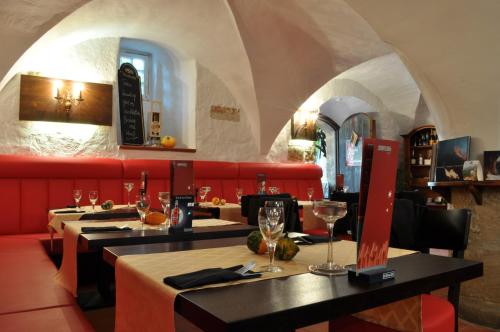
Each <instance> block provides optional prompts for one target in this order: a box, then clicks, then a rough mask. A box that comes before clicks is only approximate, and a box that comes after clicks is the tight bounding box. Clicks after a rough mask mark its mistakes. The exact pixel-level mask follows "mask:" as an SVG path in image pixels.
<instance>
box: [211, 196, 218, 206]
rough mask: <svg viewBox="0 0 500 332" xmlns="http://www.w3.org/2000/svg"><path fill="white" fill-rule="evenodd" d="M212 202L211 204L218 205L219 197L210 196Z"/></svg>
mask: <svg viewBox="0 0 500 332" xmlns="http://www.w3.org/2000/svg"><path fill="white" fill-rule="evenodd" d="M212 204H213V205H219V204H220V199H219V197H214V198H212Z"/></svg>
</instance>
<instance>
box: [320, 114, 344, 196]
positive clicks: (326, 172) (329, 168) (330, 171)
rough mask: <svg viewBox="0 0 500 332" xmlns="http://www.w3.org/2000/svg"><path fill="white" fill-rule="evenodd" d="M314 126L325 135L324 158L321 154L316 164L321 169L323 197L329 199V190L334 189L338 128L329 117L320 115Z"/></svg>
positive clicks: (336, 167)
mask: <svg viewBox="0 0 500 332" xmlns="http://www.w3.org/2000/svg"><path fill="white" fill-rule="evenodd" d="M316 125H317V126H318V127H319V128H320V129H321V130H322V131H323V133H324V134H325V143H326V157H325V156H323V154H321V156H320V158H319V159H317V160H316V164H317V165H318V166H320V167H321V168H322V169H323V177H322V178H321V184H322V186H323V195H324V197H325V198H329V197H330V188H334V187H335V174H336V172H337V169H338V158H337V156H338V134H339V126H338V125H337V124H336V123H335V122H334V121H333V120H332V119H330V118H329V117H327V116H324V115H323V114H320V115H319V117H318V121H317V122H316Z"/></svg>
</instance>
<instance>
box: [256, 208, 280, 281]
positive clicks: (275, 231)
mask: <svg viewBox="0 0 500 332" xmlns="http://www.w3.org/2000/svg"><path fill="white" fill-rule="evenodd" d="M283 215H284V213H283V202H281V201H266V202H265V203H264V207H261V208H259V212H258V221H259V229H260V232H261V234H262V237H263V238H264V241H266V244H267V251H268V253H269V265H267V266H264V271H268V272H280V271H283V269H282V268H281V267H279V266H276V265H274V252H275V250H276V243H277V242H278V240H279V238H280V237H281V235H282V234H283V228H284V225H285V224H284V216H283Z"/></svg>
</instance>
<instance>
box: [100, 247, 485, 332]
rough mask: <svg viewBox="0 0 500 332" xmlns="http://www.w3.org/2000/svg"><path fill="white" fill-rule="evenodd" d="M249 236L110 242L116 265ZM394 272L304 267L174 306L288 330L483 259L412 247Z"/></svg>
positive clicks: (372, 303) (403, 292)
mask: <svg viewBox="0 0 500 332" xmlns="http://www.w3.org/2000/svg"><path fill="white" fill-rule="evenodd" d="M243 243H245V238H244V237H241V238H231V239H210V240H203V241H183V242H177V243H161V244H143V245H135V246H120V247H106V248H104V251H103V257H104V261H105V262H107V263H108V264H110V265H111V266H114V264H115V261H116V259H118V258H119V257H120V256H122V255H131V254H147V253H157V252H168V251H178V250H193V249H204V248H213V247H220V246H232V245H238V244H243ZM388 267H389V268H392V269H394V270H395V271H396V278H395V279H393V280H390V281H386V282H383V283H378V284H372V285H367V284H361V283H358V282H351V281H349V280H348V278H347V276H336V277H325V276H319V275H315V274H311V273H304V274H299V275H293V276H288V277H283V278H276V279H267V280H262V281H258V282H252V283H244V284H237V285H231V286H225V287H216V288H205V289H200V290H193V291H186V292H182V293H180V294H178V295H177V297H176V299H175V311H176V313H177V314H179V315H181V316H183V317H184V318H185V319H187V320H189V321H191V322H192V323H193V324H195V325H196V326H198V327H199V328H201V329H202V330H204V331H290V330H293V329H296V328H300V327H304V326H308V325H311V324H315V323H319V322H323V321H328V320H332V319H335V318H337V317H340V316H344V315H348V314H353V313H356V312H359V311H362V310H366V309H370V308H374V307H377V306H380V305H384V304H388V303H391V302H394V301H398V300H402V299H405V298H409V297H412V296H416V295H419V294H422V293H428V292H430V291H433V290H436V289H439V288H442V287H446V286H449V285H451V284H453V283H456V282H463V281H466V280H470V279H474V278H478V277H480V276H482V275H483V263H482V262H477V261H470V260H464V259H457V258H451V257H442V256H435V255H429V254H421V253H414V254H410V255H405V256H400V257H396V258H391V259H389V261H388Z"/></svg>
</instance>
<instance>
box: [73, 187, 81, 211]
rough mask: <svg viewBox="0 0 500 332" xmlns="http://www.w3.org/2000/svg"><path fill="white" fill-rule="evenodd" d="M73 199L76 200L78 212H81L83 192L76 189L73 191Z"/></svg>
mask: <svg viewBox="0 0 500 332" xmlns="http://www.w3.org/2000/svg"><path fill="white" fill-rule="evenodd" d="M73 199H74V200H75V204H76V210H77V211H78V210H80V200H81V199H82V190H81V189H75V190H73Z"/></svg>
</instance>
